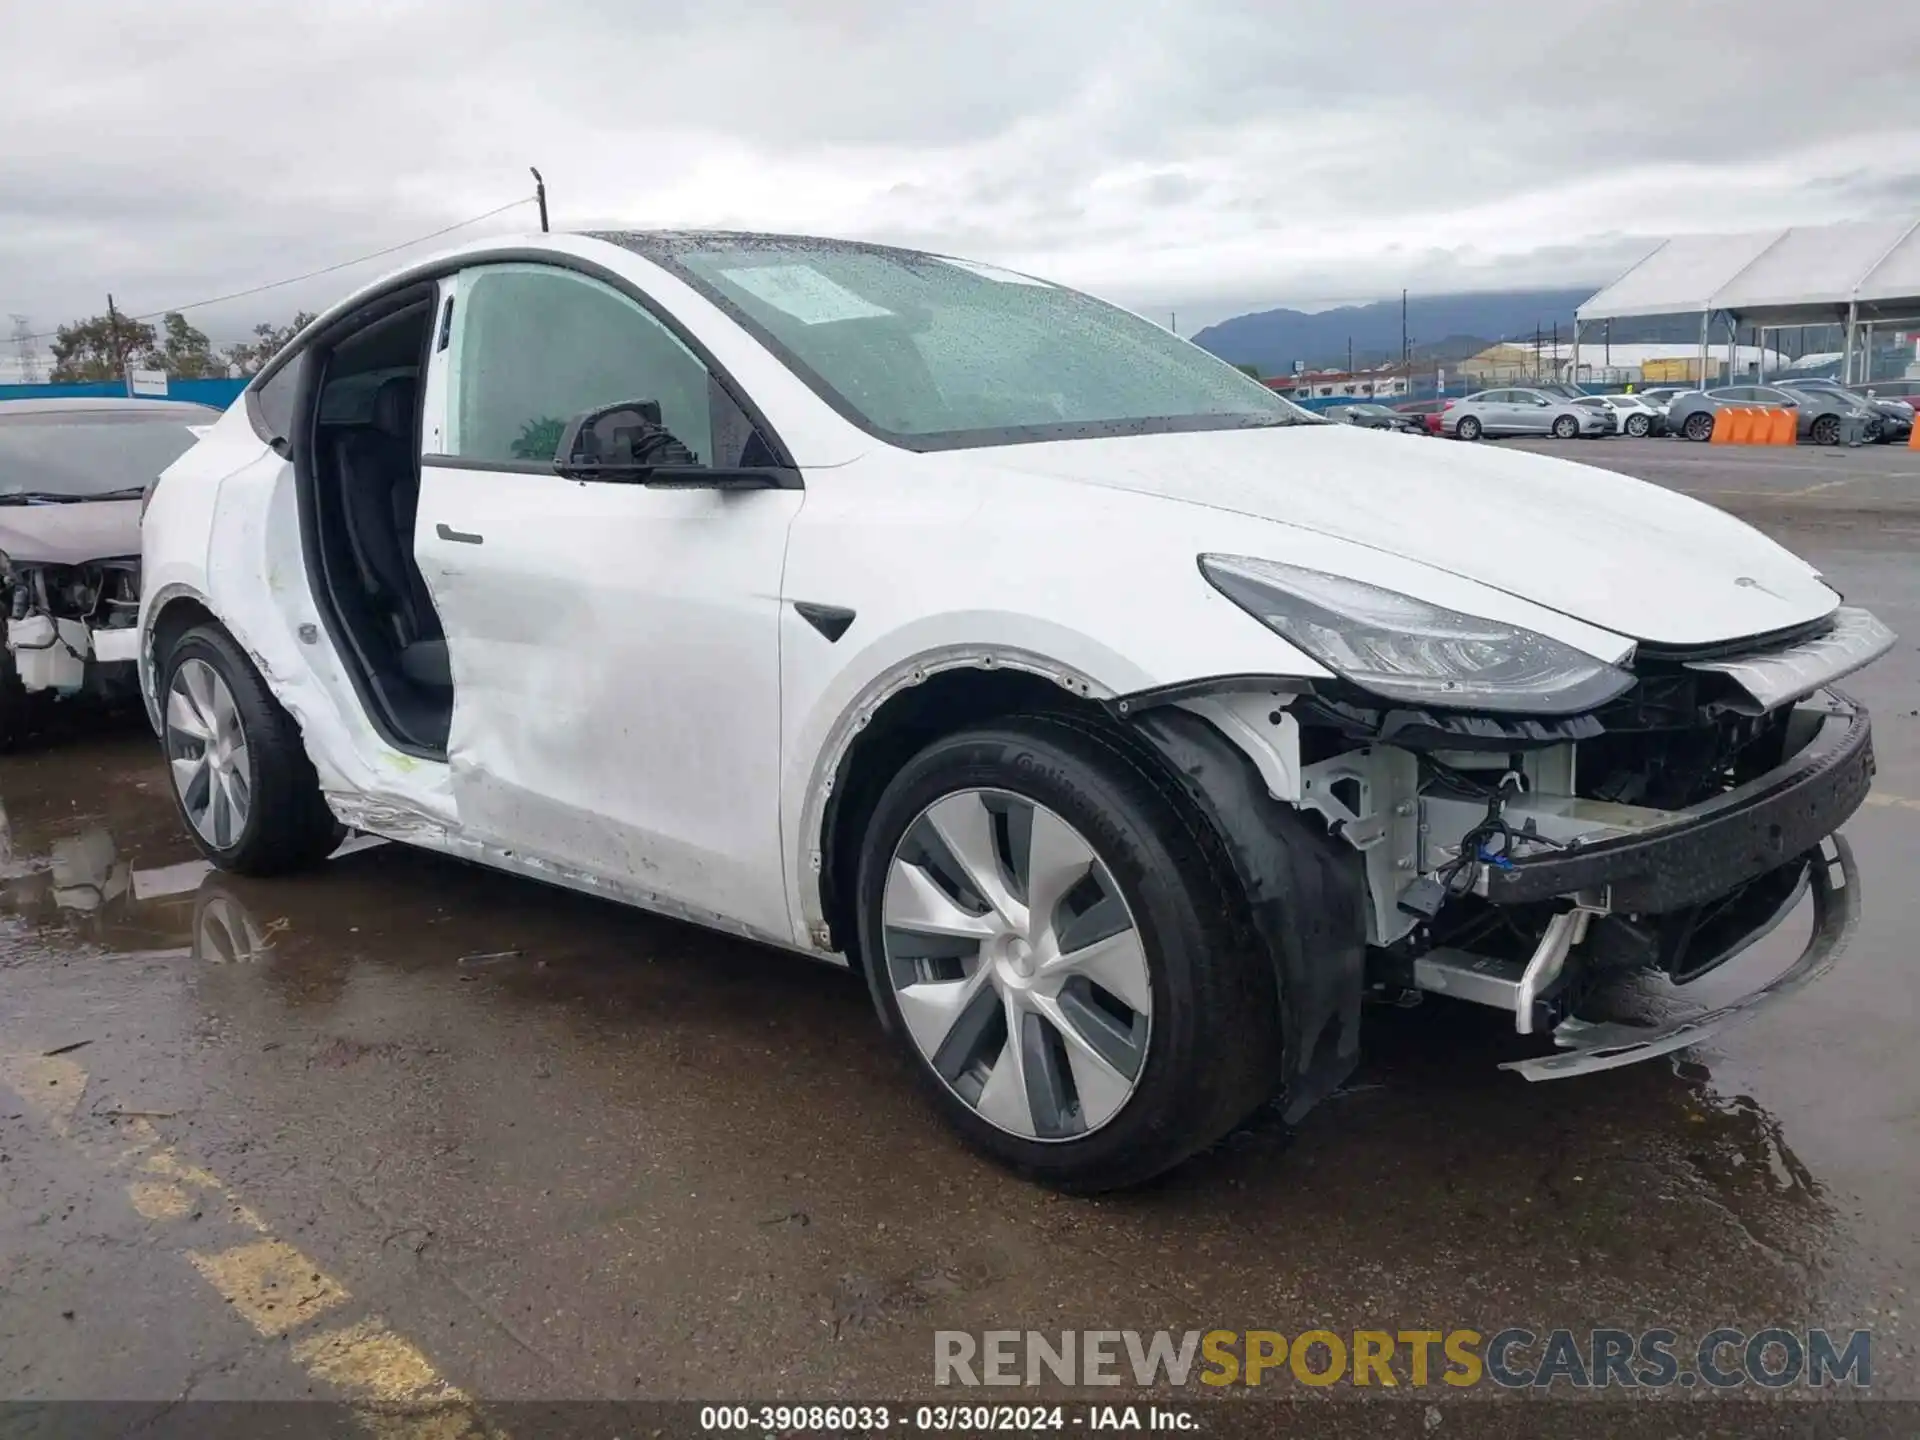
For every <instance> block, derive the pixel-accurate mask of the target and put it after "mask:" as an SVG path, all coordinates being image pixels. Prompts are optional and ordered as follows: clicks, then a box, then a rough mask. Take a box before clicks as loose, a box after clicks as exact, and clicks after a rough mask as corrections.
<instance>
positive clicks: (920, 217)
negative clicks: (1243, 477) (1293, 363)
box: [0, 0, 1920, 336]
mask: <svg viewBox="0 0 1920 1440" xmlns="http://www.w3.org/2000/svg"><path fill="white" fill-rule="evenodd" d="M1905 11H1906V7H1905V6H1903V5H1901V4H1899V3H1896V0H1834V3H1829V4H1826V5H1823V6H1821V7H1819V11H1818V15H1817V17H1814V16H1810V14H1809V11H1808V9H1807V7H1806V6H1805V5H1804V4H1790V3H1787V0H1751V3H1749V4H1747V5H1745V6H1742V7H1740V11H1739V15H1738V23H1728V12H1727V11H1726V10H1725V9H1724V8H1723V7H1719V6H1708V5H1685V6H1680V5H1673V4H1671V3H1667V0H1615V3H1613V4H1610V5H1608V6H1606V7H1604V10H1603V11H1596V10H1595V9H1593V8H1592V7H1551V6H1541V5H1538V4H1536V3H1519V0H1511V3H1508V0H1480V3H1462V4H1458V5H1453V6H1448V7H1444V9H1443V10H1441V11H1439V12H1438V13H1436V9H1435V7H1432V6H1431V5H1429V4H1426V3H1421V0H1398V3H1395V0H1375V3H1374V4H1371V5H1369V6H1367V7H1365V8H1364V10H1363V11H1361V12H1356V11H1355V10H1354V8H1353V7H1352V5H1351V4H1349V3H1345V0H1342V3H1333V0H1294V3H1292V4H1289V5H1285V6H1273V5H1270V4H1256V3H1252V0H1246V3H1237V0H1184V3H1182V0H1134V3H1130V4H1122V5H1118V6H1116V5H1114V4H1112V3H1110V0H1109V3H1104V4H1096V3H1094V0H1054V3H1052V4H1048V5H1038V6H1037V5H1031V4H1027V3H1024V0H976V3H975V4H973V5H971V6H968V7H965V8H964V10H956V9H954V8H953V7H944V6H931V5H920V4H911V3H908V4H901V3H899V0H889V3H882V0H832V3H830V4H819V5H813V6H806V7H798V6H796V7H791V8H789V9H787V10H786V11H785V13H781V12H779V11H778V10H777V9H776V7H773V6H769V5H768V4H766V3H765V0H646V3H641V4H634V3H632V0H548V3H546V4H544V5H542V6H540V7H534V6H530V5H526V4H509V3H505V0H308V3H305V4H302V5H299V6H251V7H249V6H239V7H236V6H233V5H231V4H226V3H220V4H216V3H214V0H169V3H168V4H166V5H164V6H155V5H151V4H139V3H135V0H92V3H83V4H74V5H66V6H38V7H32V8H30V9H29V8H27V7H14V10H13V12H12V13H11V14H10V16H9V19H8V22H7V32H8V33H7V51H8V60H9V65H8V70H9V84H8V86H7V87H6V88H5V90H4V92H0V133H4V134H5V135H6V136H7V137H8V142H7V145H6V147H5V150H4V153H3V154H0V216H3V217H4V224H0V312H3V311H17V312H22V313H26V314H29V315H31V316H33V317H34V319H35V320H36V322H38V324H39V326H40V327H41V328H46V329H51V328H52V326H53V324H54V323H57V322H58V321H60V320H63V319H67V318H71V317H74V316H77V315H81V314H87V313H92V312H94V311H97V310H98V309H100V308H101V306H102V305H103V303H104V295H105V292H106V291H108V290H109V289H111V290H112V291H113V292H114V294H115V296H116V299H118V300H119V301H120V302H121V303H122V304H124V305H125V306H126V307H127V308H128V309H129V310H130V311H134V312H142V311H147V310H153V309H158V308H160V307H161V306H164V305H172V304H179V303H181V302H184V301H188V300H192V299H195V298H198V297H201V296H207V295H216V294H221V293H225V292H228V291H231V290H236V289H241V288H244V287H247V286H251V285H256V284H261V283H264V282H267V281H271V280H274V279H277V278H281V277H284V276H286V275H289V274H295V273H299V272H302V271H305V270H310V269H315V268H318V267H321V266H325V265H328V264H330V263H332V262H335V261H338V260H341V259H344V258H346V257H348V256H351V255H355V254H359V253H364V252H366V251H369V250H373V249H378V248H381V247H384V246H387V245H390V244H393V243H396V242H398V241H401V240H404V239H406V238H408V237H410V236H413V235H418V234H421V233H424V232H426V231H430V230H434V229H437V228H439V227H441V226H444V225H447V224H449V223H451V222H454V221H457V220H460V219H462V218H463V217H466V216H470V215H474V214H477V213H479V212H481V211H484V210H487V209H489V208H491V207H493V206H495V205H497V204H500V203H501V202H502V201H505V200H509V199H512V198H514V197H515V196H516V195H520V194H524V193H525V192H526V190H527V188H528V182H527V177H526V169H525V167H526V166H527V165H529V164H538V165H540V166H541V167H542V169H543V170H544V172H545V173H546V175H547V177H548V180H549V182H550V184H551V186H552V190H553V200H554V208H555V214H556V221H557V223H559V224H560V225H562V226H565V227H572V226H578V227H581V228H586V227H588V226H590V225H592V224H596V223H602V222H619V223H624V224H630V225H639V226H649V225H663V226H665V225H735V226H741V227H750V228H763V229H795V230H805V231H813V232H824V233H830V234H850V235H863V236H870V237H873V238H876V239H886V240H894V241H897V242H902V243H911V244H920V245H926V246H930V247H934V248H939V249H945V250H950V251H958V252H961V253H970V254H975V255H978V256H980V257H981V258H983V259H992V260H998V261H1001V262H1003V263H1008V264H1016V265H1020V266H1022V267H1023V268H1027V269H1032V270H1035V271H1039V272H1041V273H1044V274H1048V275H1051V276H1054V277H1056V278H1059V279H1062V280H1065V281H1068V282H1069V283H1076V284H1080V285H1083V286H1086V287H1088V288H1091V289H1095V290H1097V291H1099V292H1101V293H1104V294H1108V295H1111V296H1113V297H1114V298H1116V299H1119V300H1122V301H1123V302H1125V303H1131V304H1135V305H1137V306H1140V307H1141V308H1146V309H1156V310H1157V309H1164V308H1170V307H1173V306H1179V307H1182V308H1183V311H1186V312H1190V313H1192V314H1194V315H1195V316H1196V317H1198V316H1200V315H1202V314H1205V313H1207V312H1209V311H1210V310H1220V311H1226V310H1231V309H1233V308H1241V307H1245V306H1251V305H1255V304H1272V303H1279V302H1290V301H1313V300H1333V299H1352V298H1359V297H1364V296H1368V295H1375V294H1382V293H1389V292H1391V291H1395V290H1398V289H1399V288H1400V287H1401V286H1403V285H1405V286H1410V287H1413V288H1415V289H1423V290H1439V289H1467V288H1484V287H1489V286H1499V285H1510V284H1571V283H1577V282H1583V281H1589V280H1591V281H1594V282H1595V283H1598V282H1600V281H1603V280H1605V279H1607V278H1609V277H1610V276H1611V275H1612V274H1613V273H1615V272H1617V271H1618V270H1619V269H1621V268H1624V266H1625V265H1626V264H1628V263H1630V262H1631V261H1632V260H1633V259H1635V258H1637V257H1638V256H1639V255H1640V254H1643V253H1644V252H1645V251H1646V250H1647V249H1648V248H1650V246H1651V243H1652V240H1653V238H1654V237H1657V236H1659V235H1661V234H1663V233H1667V232H1669V231H1674V230H1718V229H1732V228H1740V227H1744V226H1750V225H1751V226H1760V225H1769V224H1784V223H1813V222H1818V221H1822V220H1830V219H1841V218H1850V217H1852V216H1855V215H1864V214H1885V213H1900V212H1901V211H1902V209H1903V208H1904V209H1909V210H1910V209H1914V208H1916V206H1920V178H1917V177H1916V175H1915V164H1914V157H1915V156H1916V155H1920V94H1917V93H1916V92H1915V90H1914V88H1913V85H1912V80H1911V77H1912V76H1913V75H1914V74H1915V73H1916V71H1920V28H1916V27H1914V26H1913V25H1912V24H1911V23H1910V21H1909V20H1907V19H1905V18H1904V16H1905ZM1842 35H1844V36H1850V37H1855V40H1853V41H1850V42H1849V43H1848V44H1847V45H1846V46H1845V47H1844V52H1845V56H1846V59H1845V63H1844V64H1843V65H1842V64H1825V63H1822V64H1816V65H1811V66H1810V65H1809V64H1808V63H1807V55H1808V46H1809V45H1814V46H1816V47H1818V46H1823V45H1825V44H1826V42H1825V41H1824V40H1822V39H1821V38H1820V37H1823V36H1824V37H1834V36H1842ZM1821 53H1827V52H1826V51H1824V50H1823V51H1822V52H1821ZM531 222H532V215H531V212H530V210H527V209H524V208H523V209H521V210H519V211H517V212H514V213H513V214H511V215H508V216H505V217H502V218H501V219H499V220H497V221H494V222H490V223H489V224H488V225H486V226H482V227H478V228H477V229H476V230H475V231H474V232H472V233H476V234H478V233H486V232H487V231H488V230H495V231H504V230H507V229H516V228H517V229H524V228H528V227H529V226H530V225H531ZM391 263H393V262H391V261H386V262H377V263H371V264H369V265H366V266H364V267H359V268H356V269H354V270H351V271H348V272H344V273H341V274H336V275H331V276H327V277H325V278H323V279H321V280H317V281H314V282H311V283H309V284H307V285H303V286H299V287H290V288H289V289H287V290H285V291H280V292H275V293H274V294H271V295H268V296H263V297H258V298H254V299H248V300H240V301H234V302H232V303H230V304H227V305H223V306H216V307H213V308H210V309H207V310H204V311H198V312H195V319H196V321H197V322H198V323H200V324H201V325H202V326H203V328H206V329H208V330H209V331H210V332H212V333H214V334H216V335H217V336H236V335H239V334H242V333H244V332H245V330H246V329H247V328H248V327H249V326H250V325H251V324H252V323H253V322H254V321H256V320H259V319H264V318H278V317H280V316H283V315H285V314H286V313H289V312H290V311H291V310H292V309H293V308H295V306H296V305H309V306H311V305H316V304H319V303H323V302H325V301H327V300H329V299H331V298H334V297H336V296H338V295H339V294H340V293H342V292H343V291H344V290H346V289H347V288H349V287H350V286H352V285H353V284H356V283H359V282H361V281H363V280H365V279H367V278H370V276H371V275H372V274H374V273H377V271H378V270H379V269H380V268H383V265H385V264H391ZM1183 320H1184V314H1183ZM1183 328H1184V325H1183Z"/></svg>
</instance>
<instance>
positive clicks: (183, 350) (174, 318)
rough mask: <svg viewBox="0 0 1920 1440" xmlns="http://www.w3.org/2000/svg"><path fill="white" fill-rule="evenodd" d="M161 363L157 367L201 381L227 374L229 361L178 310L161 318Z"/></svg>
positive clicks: (185, 377)
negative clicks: (214, 351)
mask: <svg viewBox="0 0 1920 1440" xmlns="http://www.w3.org/2000/svg"><path fill="white" fill-rule="evenodd" d="M160 324H161V334H162V337H163V338H162V339H161V342H160V352H159V355H158V357H157V358H158V361H159V363H158V364H156V365H155V366H154V367H153V368H154V369H156V370H164V371H166V372H167V373H168V374H169V375H177V376H179V377H180V378H181V379H183V380H200V379H205V378H208V377H210V376H216V375H224V374H226V373H227V362H226V361H225V360H224V359H223V358H221V357H220V356H217V355H215V354H214V353H213V342H212V341H211V340H209V339H207V337H206V336H205V335H204V334H203V333H202V332H200V331H198V330H196V329H194V328H193V326H191V325H189V324H188V323H187V317H186V316H184V315H182V314H181V313H180V312H179V311H178V310H169V311H168V312H167V313H166V315H164V316H163V317H161V321H160Z"/></svg>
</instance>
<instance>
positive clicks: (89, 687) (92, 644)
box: [0, 398, 220, 745]
mask: <svg viewBox="0 0 1920 1440" xmlns="http://www.w3.org/2000/svg"><path fill="white" fill-rule="evenodd" d="M219 418H220V412H219V411H218V410H214V409H211V408H209V407H208V406H205V405H191V404H186V403H183V402H180V401H172V400H137V399H126V400H119V399H110V398H109V399H84V398H81V399H49V400H0V609H3V610H4V614H5V618H6V627H7V628H6V642H7V643H6V648H5V650H4V651H0V745H3V744H5V743H7V742H8V741H10V740H12V739H14V738H15V737H16V736H17V735H18V733H19V731H20V730H21V728H22V727H23V726H24V725H25V724H26V722H27V721H28V719H29V716H28V715H27V713H26V712H27V710H28V708H29V707H30V706H32V705H33V704H34V703H35V701H34V700H33V699H32V698H30V697H50V698H58V699H72V698H74V697H84V698H92V699H109V700H110V699H115V698H123V699H126V700H131V699H132V698H133V696H134V694H135V680H136V676H135V666H134V661H135V650H136V648H137V642H138V638H139V637H138V632H137V631H136V630H135V628H134V626H135V623H136V621H137V620H138V618H139V606H140V505H141V498H142V496H143V494H144V493H145V491H146V490H147V488H148V487H149V486H151V485H152V483H153V482H154V480H155V479H156V478H158V476H159V474H160V472H161V471H162V470H164V469H166V468H167V466H169V465H171V464H172V463H173V462H174V461H175V460H177V459H179V458H180V456H181V455H182V454H183V453H185V452H186V450H187V449H188V447H190V446H191V445H192V444H193V443H194V441H195V439H196V438H198V436H200V435H201V434H204V433H205V432H206V429H207V428H208V427H209V426H210V425H211V424H212V423H213V422H214V421H215V420H217V419H219Z"/></svg>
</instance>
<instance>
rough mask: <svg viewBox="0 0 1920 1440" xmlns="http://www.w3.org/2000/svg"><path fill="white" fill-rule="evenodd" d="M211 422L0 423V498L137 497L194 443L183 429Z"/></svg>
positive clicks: (95, 419) (74, 415)
mask: <svg viewBox="0 0 1920 1440" xmlns="http://www.w3.org/2000/svg"><path fill="white" fill-rule="evenodd" d="M218 418H219V416H218V415H217V414H216V413H215V412H213V411H211V410H209V411H207V412H206V414H205V415H179V414H169V415H165V416H152V415H140V414H114V413H112V412H105V413H92V414H89V413H85V412H72V411H68V412H59V411H55V412H52V413H47V414H28V415H8V416H0V499H4V498H5V497H6V496H10V495H27V494H45V495H56V496H67V497H75V498H80V499H85V498H88V497H90V496H99V495H111V494H114V493H116V492H118V491H122V490H139V489H141V488H142V487H144V486H145V485H146V484H147V482H148V481H150V480H153V479H155V478H156V477H157V476H158V475H159V474H160V472H161V471H162V470H164V469H166V468H167V466H169V465H171V464H172V463H173V462H174V461H175V460H178V459H179V458H180V457H181V456H182V455H184V454H185V453H186V452H187V450H188V449H189V448H191V446H192V445H193V442H194V440H195V439H196V438H197V437H196V436H195V435H194V433H193V432H192V431H191V430H189V429H188V428H187V426H188V424H189V423H192V424H196V425H209V424H212V423H213V422H214V421H215V420H217V419H218Z"/></svg>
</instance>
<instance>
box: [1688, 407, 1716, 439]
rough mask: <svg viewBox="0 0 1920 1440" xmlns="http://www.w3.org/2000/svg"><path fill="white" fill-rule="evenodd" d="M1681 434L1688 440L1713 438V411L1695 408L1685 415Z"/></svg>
mask: <svg viewBox="0 0 1920 1440" xmlns="http://www.w3.org/2000/svg"><path fill="white" fill-rule="evenodd" d="M1680 433H1681V434H1683V435H1685V436H1686V437H1687V439H1689V440H1711V439H1712V438H1713V412H1712V411H1710V410H1696V411H1694V412H1693V414H1691V415H1689V416H1687V423H1686V425H1685V426H1684V427H1683V428H1682V430H1681V432H1680Z"/></svg>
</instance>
